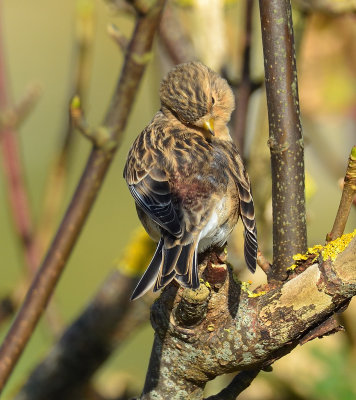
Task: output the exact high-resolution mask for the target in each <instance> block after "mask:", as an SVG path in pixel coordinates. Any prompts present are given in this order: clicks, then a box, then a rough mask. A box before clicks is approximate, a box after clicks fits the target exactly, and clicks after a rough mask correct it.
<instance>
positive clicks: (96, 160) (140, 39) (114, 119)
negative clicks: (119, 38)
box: [0, 0, 164, 391]
mask: <svg viewBox="0 0 356 400" xmlns="http://www.w3.org/2000/svg"><path fill="white" fill-rule="evenodd" d="M163 6H164V0H157V1H156V2H154V3H153V4H152V5H151V8H150V9H149V12H148V13H147V14H143V13H142V10H140V12H138V13H137V21H136V26H135V28H134V32H133V35H132V38H131V41H130V45H129V47H128V51H127V53H126V57H125V61H124V65H123V69H122V72H121V76H120V79H119V82H118V85H117V88H116V90H115V92H114V95H113V98H112V101H111V104H110V107H109V111H108V113H107V115H106V117H105V119H104V124H103V125H104V127H105V128H106V129H107V130H108V131H109V132H110V140H108V141H107V142H106V143H105V145H104V146H103V147H102V148H98V147H94V148H93V149H92V152H91V154H90V156H89V159H88V161H87V165H86V167H85V170H84V172H83V175H82V177H81V179H80V182H79V184H78V186H77V189H76V191H75V193H74V196H73V198H72V201H71V202H70V204H69V206H68V209H67V212H66V213H65V216H64V218H63V220H62V223H61V225H60V227H59V229H58V231H57V233H56V235H55V238H54V240H53V242H52V245H51V246H50V249H49V250H48V253H47V255H46V257H45V259H44V261H43V264H42V266H41V268H40V269H39V271H38V273H37V274H36V276H35V277H34V280H33V282H32V284H31V287H30V289H29V291H28V293H27V296H26V298H25V301H24V303H23V305H22V307H21V309H20V311H19V313H18V315H17V317H16V319H15V321H14V323H13V325H12V327H11V328H10V331H9V332H8V334H7V336H6V338H5V340H4V342H3V344H2V346H1V348H0V391H1V390H2V389H3V387H4V385H5V383H6V382H7V379H8V378H9V376H10V374H11V372H12V370H13V368H14V366H15V365H16V362H17V360H18V359H19V357H20V355H21V353H22V351H23V349H24V348H25V346H26V344H27V342H28V340H29V338H30V337H31V335H32V332H33V330H34V328H35V326H36V325H37V323H38V321H39V319H40V317H41V315H42V312H43V309H44V308H45V306H46V304H47V302H48V300H49V298H50V296H51V295H52V293H53V290H54V288H55V285H56V284H57V282H58V280H59V278H60V275H61V273H62V271H63V269H64V266H65V264H66V262H67V260H68V258H69V255H70V253H71V251H72V249H73V247H74V245H75V243H76V241H77V239H78V236H79V234H80V232H81V230H82V228H83V225H84V223H85V221H86V219H87V216H88V214H89V212H90V210H91V207H92V205H93V203H94V201H95V199H96V196H97V194H98V192H99V189H100V187H101V185H102V183H103V180H104V177H105V175H106V172H107V170H108V168H109V166H110V164H111V161H112V159H113V156H114V154H115V151H116V149H117V147H118V145H119V144H120V141H121V136H122V132H123V130H124V128H125V126H126V122H127V119H128V115H129V111H130V110H131V106H132V104H133V100H134V98H135V95H136V93H137V89H138V85H139V83H140V81H141V78H142V76H143V72H144V70H145V67H146V65H147V61H148V60H149V58H150V57H149V56H148V55H149V54H151V53H150V52H151V47H152V42H153V37H154V34H155V31H156V29H157V26H158V23H159V20H160V14H161V11H162V8H163Z"/></svg>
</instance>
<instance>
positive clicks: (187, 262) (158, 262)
mask: <svg viewBox="0 0 356 400" xmlns="http://www.w3.org/2000/svg"><path fill="white" fill-rule="evenodd" d="M172 279H176V280H177V281H178V282H179V283H180V284H181V285H182V286H184V287H188V288H192V289H197V288H198V287H199V278H198V265H197V243H196V242H193V243H189V244H187V245H184V246H183V245H177V246H174V247H171V248H166V247H165V246H164V239H163V238H161V240H160V241H159V243H158V246H157V249H156V251H155V254H154V256H153V258H152V260H151V262H150V265H149V266H148V267H147V269H146V272H145V273H144V274H143V276H142V278H141V280H140V281H139V283H138V284H137V286H136V288H135V290H134V292H133V294H132V296H131V300H135V299H137V298H139V297H141V296H143V295H144V294H145V293H146V292H147V291H148V290H149V289H150V288H151V287H152V286H153V285H154V288H153V291H154V292H156V291H158V290H160V289H162V288H163V287H164V286H166V285H168V283H169V282H171V281H172Z"/></svg>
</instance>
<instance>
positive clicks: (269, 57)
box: [260, 0, 307, 280]
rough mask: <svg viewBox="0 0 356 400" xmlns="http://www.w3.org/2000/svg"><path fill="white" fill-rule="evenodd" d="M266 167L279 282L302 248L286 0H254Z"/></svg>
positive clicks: (298, 133) (300, 174)
mask: <svg viewBox="0 0 356 400" xmlns="http://www.w3.org/2000/svg"><path fill="white" fill-rule="evenodd" d="M260 14H261V27H262V41H263V52H264V64H265V81H266V92H267V105H268V119H269V146H270V151H271V166H272V206H273V268H272V270H271V275H270V278H274V279H279V280H280V279H284V278H285V277H286V274H285V269H284V268H285V266H286V265H288V264H289V263H291V261H292V256H293V254H296V253H304V252H305V251H306V248H307V233H306V218H305V195H304V144H303V136H302V127H301V122H300V110H299V97H298V81H297V72H296V60H295V51H294V38H293V22H292V10H291V5H290V1H289V0H271V1H263V0H260Z"/></svg>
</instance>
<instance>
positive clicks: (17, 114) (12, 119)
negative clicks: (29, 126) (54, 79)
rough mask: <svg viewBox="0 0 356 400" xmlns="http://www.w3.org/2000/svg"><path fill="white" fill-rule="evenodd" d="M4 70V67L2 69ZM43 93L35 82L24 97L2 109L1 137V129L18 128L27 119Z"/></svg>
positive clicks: (0, 121)
mask: <svg viewBox="0 0 356 400" xmlns="http://www.w3.org/2000/svg"><path fill="white" fill-rule="evenodd" d="M2 70H3V69H2ZM40 94H41V88H40V86H39V85H37V84H33V85H31V86H29V87H28V88H27V90H26V91H25V94H24V95H23V97H22V99H20V101H19V102H18V103H17V104H15V105H14V106H12V107H10V108H8V109H7V110H1V115H0V138H1V131H3V130H6V129H9V130H12V129H13V130H15V129H18V128H19V126H20V125H21V123H22V122H23V121H24V120H25V119H26V117H27V116H28V115H29V113H30V112H31V111H32V109H33V107H34V106H35V105H36V104H37V101H38V99H39V97H40Z"/></svg>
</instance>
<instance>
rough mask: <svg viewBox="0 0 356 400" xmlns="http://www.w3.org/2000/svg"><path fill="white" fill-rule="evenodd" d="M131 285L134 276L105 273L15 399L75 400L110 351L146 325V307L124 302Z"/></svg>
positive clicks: (132, 285)
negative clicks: (95, 289) (89, 299)
mask: <svg viewBox="0 0 356 400" xmlns="http://www.w3.org/2000/svg"><path fill="white" fill-rule="evenodd" d="M136 284H137V279H136V278H132V277H129V276H127V275H124V274H122V273H120V272H119V271H115V272H113V273H111V274H110V275H109V276H108V278H107V279H106V281H105V282H104V284H103V285H102V286H101V287H100V289H99V290H98V292H97V294H96V296H95V297H94V299H93V300H92V301H91V302H90V304H89V305H88V306H87V308H86V309H85V310H84V312H83V313H82V314H81V315H80V316H79V317H78V318H77V320H76V321H74V323H73V324H72V325H71V326H70V327H69V328H68V329H67V330H66V332H65V333H64V334H63V335H62V337H61V339H60V340H59V342H58V343H57V344H56V345H55V346H54V347H53V349H52V350H51V352H50V353H49V355H48V356H47V357H46V358H45V360H44V361H43V362H41V364H40V365H39V366H38V367H37V368H36V369H35V370H34V371H33V372H32V373H31V375H30V377H29V379H28V381H27V383H26V384H25V386H24V387H23V388H22V390H21V391H20V393H19V394H18V395H17V396H16V397H15V399H16V400H48V399H51V400H61V399H71V398H73V399H74V398H76V396H75V394H78V393H80V392H81V391H82V390H83V387H84V386H85V385H86V384H87V382H88V381H89V380H90V378H91V376H92V375H93V373H94V372H95V371H96V370H97V369H98V368H99V366H101V365H102V364H103V363H104V361H106V360H107V358H108V357H109V356H110V354H111V353H112V351H113V350H114V349H117V347H118V346H120V344H121V343H122V342H123V341H124V340H125V339H126V338H128V337H129V336H130V335H132V332H133V331H134V330H135V329H136V328H137V327H138V326H139V325H140V324H142V323H143V322H146V321H147V317H148V315H149V306H148V304H147V303H144V302H142V301H137V302H130V300H129V298H130V295H131V292H132V291H133V289H134V288H135V286H136Z"/></svg>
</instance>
